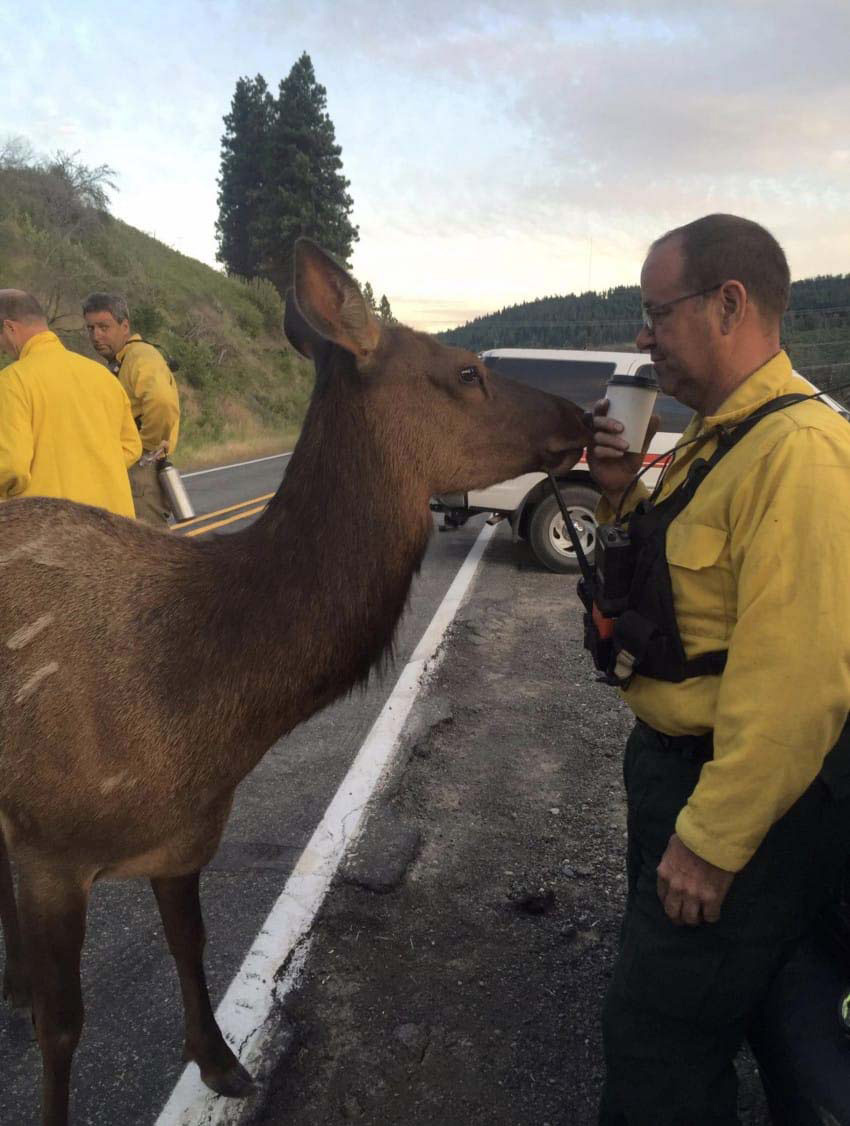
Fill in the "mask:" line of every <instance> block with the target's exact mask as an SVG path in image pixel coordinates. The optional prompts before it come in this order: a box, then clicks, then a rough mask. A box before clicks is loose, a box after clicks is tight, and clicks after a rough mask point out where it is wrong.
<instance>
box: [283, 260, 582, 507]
mask: <svg viewBox="0 0 850 1126" xmlns="http://www.w3.org/2000/svg"><path fill="white" fill-rule="evenodd" d="M284 330H285V332H286V335H287V337H288V338H289V340H290V342H291V343H292V344H293V345H294V346H295V347H296V348H297V349H298V350H299V351H300V352H301V353H302V354H303V355H306V356H310V357H311V358H312V359H313V360H314V362H315V365H316V371H317V390H319V389H322V388H327V387H328V386H329V385H331V384H334V383H336V384H340V383H342V384H344V385H345V386H346V388H347V393H349V394H351V395H356V397H357V399H358V401H359V402H361V403H362V406H363V418H364V420H365V424H366V425H367V426H368V427H369V428H370V429H372V430H373V431H375V432H379V431H380V432H381V435H380V436H381V441H382V444H383V445H384V446H385V447H388V448H391V449H392V448H394V449H395V450H396V451H397V456H398V458H399V459H404V460H405V461H406V462H407V464H408V465H409V466H410V471H411V473H413V474H414V475H415V476H416V477H417V479H418V480H419V481H420V482H421V485H422V487H423V489H424V491H425V492H426V494H436V493H441V492H455V491H460V490H466V489H474V488H482V487H484V486H486V485H491V484H494V483H495V482H497V481H502V480H505V479H507V478H509V477H515V476H518V475H519V474H521V473H527V472H531V471H533V470H541V469H552V470H555V469H557V470H559V471H560V472H563V471H565V470H566V469H568V468H569V467H570V466H572V465H574V464H575V463H576V462H577V461H578V459H579V457H580V456H581V452H582V450H583V448H584V446H585V445H586V443H587V442H588V440H589V438H590V432H589V430H588V428H587V423H586V420H585V416H584V415H583V412H582V410H581V408H580V407H578V406H576V405H575V404H574V403H571V402H569V401H568V400H566V399H561V398H558V397H557V396H555V395H549V394H547V393H546V392H543V391H538V390H536V389H533V388H530V387H526V386H523V385H522V384H519V383H516V382H514V381H513V380H511V379H505V378H504V377H502V376H498V375H496V374H495V373H493V372H491V371H489V370H488V369H487V368H486V367H485V366H484V364H483V363H482V361H481V360H480V358H479V357H478V356H476V355H475V353H473V352H470V351H468V350H466V349H463V348H454V347H448V346H446V345H443V344H440V343H439V342H438V341H437V340H435V339H434V338H433V337H430V336H428V335H427V334H425V333H422V332H415V331H413V330H412V329H409V328H405V327H404V326H402V325H387V324H382V323H381V322H380V321H378V320H377V318H376V317H375V316H374V314H373V313H372V312H371V310H370V309H369V307H368V305H367V304H366V302H365V301H364V299H363V296H362V294H361V293H360V290H359V288H358V286H357V283H356V282H355V281H354V279H353V278H352V277H351V276H350V275H349V274H348V273H347V272H346V271H345V270H344V269H343V268H342V267H341V266H340V265H339V264H338V263H337V262H336V261H335V260H334V259H333V258H331V257H330V255H328V254H327V253H326V252H325V251H323V250H322V249H321V248H320V247H318V246H317V245H316V244H315V243H313V242H311V241H310V240H309V239H305V238H302V239H299V240H298V242H297V243H296V247H295V285H294V290H291V291H290V292H289V293H288V294H287V301H286V315H285V319H284ZM340 390H342V388H341V387H340Z"/></svg>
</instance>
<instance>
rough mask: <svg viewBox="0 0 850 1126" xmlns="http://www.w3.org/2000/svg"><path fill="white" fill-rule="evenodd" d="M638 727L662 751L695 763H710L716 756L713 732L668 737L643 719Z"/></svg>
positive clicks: (638, 722)
mask: <svg viewBox="0 0 850 1126" xmlns="http://www.w3.org/2000/svg"><path fill="white" fill-rule="evenodd" d="M637 726H638V727H639V728H640V729H641V732H642V733H643V734H644V735H646V736H648V737H649V738H651V739H652V740H653V741H654V742H655V743H657V744H658V746H659V747H661V749H662V750H665V751H670V752H672V753H673V754H677V755H682V757H683V758H687V759H691V760H692V761H694V762H708V760H709V759H711V758H713V756H714V734H713V732H711V731H707V732H706V733H705V735H666V734H665V733H664V732H663V731H656V729H655V728H654V727H650V726H649V724H648V723H644V722H643V720H642V719H639V720H637Z"/></svg>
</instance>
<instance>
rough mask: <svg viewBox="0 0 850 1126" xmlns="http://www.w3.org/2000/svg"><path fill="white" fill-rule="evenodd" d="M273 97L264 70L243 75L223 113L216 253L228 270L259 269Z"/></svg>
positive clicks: (251, 273)
mask: <svg viewBox="0 0 850 1126" xmlns="http://www.w3.org/2000/svg"><path fill="white" fill-rule="evenodd" d="M273 109H274V99H273V98H272V95H271V94H270V93H269V88H268V86H267V85H266V80H265V79H264V78H263V76H262V75H261V74H258V75H257V77H256V78H254V79H250V78H240V79H239V81H238V82H237V83H236V92H235V93H234V95H233V101H232V102H231V105H230V113H229V114H227V116H226V117H225V119H224V126H225V133H224V136H223V137H222V139H221V173H220V175H219V179H218V187H219V192H218V222H217V223H216V225H215V229H216V238H217V240H218V251H217V252H216V257H217V258H218V260H219V261H220V262H223V263H224V266H225V269H226V270H227V272H228V273H229V274H241V275H242V276H243V277H246V278H252V277H255V276H256V275H257V274H258V273H259V272H260V264H261V259H262V248H261V246H260V243H259V241H258V236H259V226H260V224H259V220H260V215H261V212H262V208H263V206H264V195H265V186H266V182H265V178H266V167H267V163H268V162H267V150H268V137H269V131H270V128H271V121H272V113H273Z"/></svg>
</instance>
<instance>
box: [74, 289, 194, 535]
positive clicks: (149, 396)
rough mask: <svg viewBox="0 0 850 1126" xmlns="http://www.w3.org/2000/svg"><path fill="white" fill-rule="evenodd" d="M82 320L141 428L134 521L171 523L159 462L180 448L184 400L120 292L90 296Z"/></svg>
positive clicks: (133, 469) (133, 468)
mask: <svg viewBox="0 0 850 1126" xmlns="http://www.w3.org/2000/svg"><path fill="white" fill-rule="evenodd" d="M83 317H84V318H85V322H86V328H87V329H88V334H89V339H90V340H91V343H92V347H93V348H94V350H95V351H96V352H98V353H99V354H100V355H101V356H103V358H104V359H105V360H107V361H108V363H109V365H110V370H111V371H112V372H113V373H114V374H115V375H117V376H118V379H119V382H120V383H121V386H122V387H123V388H124V390H125V391H126V392H127V395H128V396H129V399H130V406H131V408H132V411H133V417H134V418H135V420H136V424H137V425H138V428H139V435H140V437H141V440H142V447H143V450H144V452H143V454H142V457H141V459H140V460H139V461H138V462H137V463H136V464H135V465H132V466H131V467H130V486H131V489H132V492H133V501H134V503H135V506H136V517H137V518H138V519H139V520H144V521H145V522H147V523H149V524H156V525H159V526H160V527H162V526H163V525H165V524H167V523H168V516H169V506H168V500H167V498H166V495H165V493H164V491H163V489H162V486H161V484H160V481H159V476H158V473H157V467H156V462H157V460H159V459H161V458H163V457H165V456H166V455H167V454H168V455H171V454H173V453H174V451H175V450H176V448H177V436H178V433H179V430H180V401H179V398H178V394H177V384H176V382H175V380H174V376H173V375H172V374H171V372H170V370H169V368H168V365H167V364H166V362H165V360H164V359H163V357H162V353H161V352H160V351H159V349H158V348H155V347H154V346H153V345H152V344H148V343H147V342H146V341H144V340H142V338H141V336H139V334H138V333H133V332H132V331H131V329H130V313H129V310H128V308H127V302H126V301H125V299H124V298H123V297H121V296H120V295H119V294H114V293H92V294H90V295H89V296H88V297H87V298H86V300H85V301H84V303H83Z"/></svg>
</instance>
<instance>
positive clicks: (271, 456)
mask: <svg viewBox="0 0 850 1126" xmlns="http://www.w3.org/2000/svg"><path fill="white" fill-rule="evenodd" d="M291 453H292V450H287V451H286V453H283V454H269V455H268V457H255V458H252V459H251V460H250V461H234V463H233V464H232V465H216V466H213V468H212V469H194V470H192V472H191V473H181V474H180V476H181V478H182V479H183V480H184V481H185V479H186V478H187V477H200V476H201V474H203V473H221V471H222V469H239V468H240V467H241V466H243V465H257V464H258V462H261V461H274V459H275V458H276V457H289V456H290V454H291Z"/></svg>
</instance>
